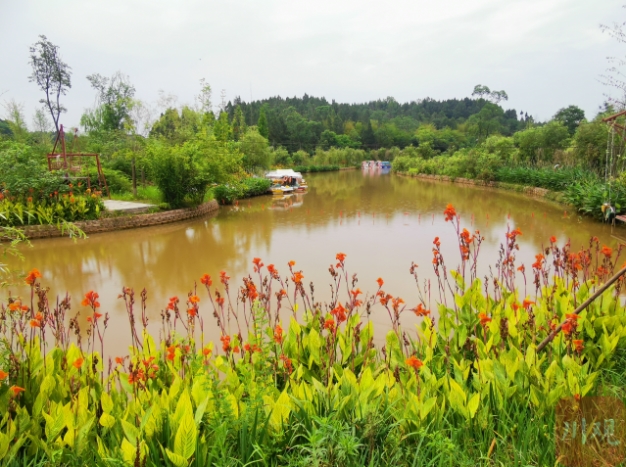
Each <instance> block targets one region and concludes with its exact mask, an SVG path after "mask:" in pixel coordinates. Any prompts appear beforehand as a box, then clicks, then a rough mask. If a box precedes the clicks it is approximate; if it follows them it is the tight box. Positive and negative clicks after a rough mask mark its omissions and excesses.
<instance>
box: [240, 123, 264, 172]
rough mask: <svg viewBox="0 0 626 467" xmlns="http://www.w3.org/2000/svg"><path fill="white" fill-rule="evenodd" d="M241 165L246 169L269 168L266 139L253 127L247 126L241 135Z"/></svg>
mask: <svg viewBox="0 0 626 467" xmlns="http://www.w3.org/2000/svg"><path fill="white" fill-rule="evenodd" d="M241 152H242V153H243V165H244V167H245V168H246V169H247V170H250V171H251V170H254V169H256V168H262V169H269V167H270V160H271V154H270V151H269V146H268V144H267V140H266V139H265V138H264V137H263V136H262V135H261V134H260V133H259V132H258V130H256V129H254V128H249V129H248V130H247V131H246V133H245V135H242V137H241Z"/></svg>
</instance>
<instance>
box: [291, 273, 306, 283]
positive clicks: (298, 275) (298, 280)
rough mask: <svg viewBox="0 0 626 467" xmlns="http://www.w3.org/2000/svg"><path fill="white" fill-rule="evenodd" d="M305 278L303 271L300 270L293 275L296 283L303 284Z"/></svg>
mask: <svg viewBox="0 0 626 467" xmlns="http://www.w3.org/2000/svg"><path fill="white" fill-rule="evenodd" d="M303 278H304V274H302V271H298V272H295V273H294V274H293V277H292V278H291V280H293V282H294V283H296V284H301V283H302V279H303Z"/></svg>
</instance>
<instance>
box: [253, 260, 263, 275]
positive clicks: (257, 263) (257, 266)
mask: <svg viewBox="0 0 626 467" xmlns="http://www.w3.org/2000/svg"><path fill="white" fill-rule="evenodd" d="M252 263H253V264H254V272H259V271H260V270H261V268H262V267H263V266H264V264H263V262H262V261H261V258H254V259H253V260H252Z"/></svg>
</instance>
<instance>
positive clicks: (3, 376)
mask: <svg viewBox="0 0 626 467" xmlns="http://www.w3.org/2000/svg"><path fill="white" fill-rule="evenodd" d="M7 376H9V374H8V373H7V372H6V371H2V370H0V381H3V380H5V379H6V377H7Z"/></svg>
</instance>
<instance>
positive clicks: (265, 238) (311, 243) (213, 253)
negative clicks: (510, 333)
mask: <svg viewBox="0 0 626 467" xmlns="http://www.w3.org/2000/svg"><path fill="white" fill-rule="evenodd" d="M306 178H307V181H308V182H309V190H308V192H307V193H304V194H297V195H292V196H289V197H287V198H282V199H276V198H275V197H272V196H262V197H258V198H254V199H250V200H243V201H240V202H239V203H238V205H237V206H230V207H222V208H221V209H220V210H219V212H216V213H213V214H212V215H209V216H207V217H204V218H200V219H196V220H192V221H185V222H181V223H175V224H169V225H163V226H156V227H149V228H142V229H137V230H124V231H119V232H111V233H104V234H94V235H91V236H90V238H88V239H86V240H79V241H77V242H74V241H72V240H70V239H67V238H57V239H42V240H34V241H33V242H32V246H31V247H29V248H27V247H23V248H21V250H22V253H23V255H24V261H23V262H22V261H16V260H11V261H10V264H9V265H10V267H11V269H13V270H14V271H19V270H21V271H28V270H29V269H31V268H34V267H36V268H38V269H39V270H40V271H41V272H42V275H43V277H42V279H41V282H42V284H44V285H45V286H49V287H50V288H51V291H50V298H51V301H53V299H54V297H55V296H56V294H59V295H64V294H65V292H66V291H67V292H69V294H70V295H71V296H72V297H73V307H72V311H71V313H70V314H71V315H73V314H74V313H75V312H76V311H80V310H82V313H81V316H80V318H79V321H80V322H81V323H83V325H84V324H86V323H85V319H86V317H87V316H89V314H90V313H88V312H87V311H88V310H87V309H86V308H85V307H82V306H80V300H81V299H82V296H83V294H84V293H85V292H87V291H89V290H94V291H96V292H98V293H99V294H100V302H101V304H102V307H101V311H102V312H109V313H110V317H111V319H110V322H109V329H108V330H107V337H106V342H107V346H113V348H109V350H108V352H110V354H120V353H124V349H125V347H126V346H127V345H128V343H129V342H130V333H129V331H128V319H127V317H126V313H125V309H124V304H123V302H122V300H120V299H118V298H117V297H118V295H119V294H120V293H121V291H122V287H124V286H126V287H131V288H133V289H134V290H135V292H136V299H137V301H139V293H140V291H141V290H142V289H143V288H145V289H146V290H147V292H148V302H147V303H148V317H149V319H150V323H151V329H153V330H156V329H158V328H157V327H156V326H158V324H159V322H160V313H161V310H163V309H164V308H165V306H166V305H167V302H168V298H169V297H170V296H173V295H177V296H179V297H181V298H183V299H184V297H186V296H187V293H188V292H189V291H191V290H192V289H193V287H194V282H196V281H197V282H198V286H199V287H201V286H200V283H199V278H200V276H201V275H202V274H204V273H208V274H210V275H211V276H213V278H214V283H216V284H217V285H219V281H218V280H217V279H218V277H219V272H220V271H222V270H225V271H227V273H228V274H229V275H230V276H231V283H232V284H233V285H232V287H233V289H236V288H238V287H239V286H240V285H241V284H242V281H241V279H242V277H244V276H246V275H248V274H252V260H253V258H255V257H259V258H261V259H262V260H263V262H264V263H265V264H266V265H268V264H270V263H272V264H274V265H275V266H276V268H277V269H278V271H279V272H280V273H282V274H285V273H287V272H288V268H287V263H288V262H289V261H290V260H293V261H295V262H296V266H295V267H294V269H295V270H302V271H303V274H304V281H303V282H304V283H305V284H307V289H308V284H309V282H310V281H313V282H314V284H315V299H316V301H326V300H328V299H329V298H330V292H329V287H328V284H329V283H330V282H331V277H330V275H329V272H328V268H329V265H331V264H335V263H336V260H335V255H336V254H337V253H338V252H342V253H345V254H346V255H347V257H346V265H347V269H348V271H349V273H350V275H352V274H353V273H357V274H358V276H357V277H358V287H359V288H360V289H361V290H363V291H364V292H369V293H373V292H375V290H376V288H377V284H376V279H377V278H378V277H382V278H383V279H384V281H385V286H384V289H385V291H386V292H388V293H390V294H392V295H394V296H401V297H402V298H403V299H404V301H405V302H406V303H407V304H408V305H409V306H410V307H413V306H415V305H416V304H417V303H418V295H417V289H416V285H415V280H414V278H413V276H411V275H410V274H409V268H410V266H411V262H412V261H414V262H415V263H417V264H418V265H419V268H418V273H419V276H420V281H422V280H423V279H431V280H433V279H434V274H433V268H432V257H433V254H432V246H433V245H432V243H433V239H434V237H436V236H438V237H439V238H440V241H441V248H442V252H443V255H444V258H445V259H446V263H447V264H448V266H449V267H450V266H451V267H456V266H457V265H458V263H459V259H460V258H459V251H458V244H457V241H456V238H455V232H454V229H453V227H452V226H451V225H450V223H449V222H445V221H444V216H443V211H444V209H445V207H446V205H447V204H448V203H451V204H453V205H454V207H455V208H456V210H457V212H458V213H459V214H460V216H461V225H462V226H463V227H467V228H468V230H470V231H472V232H473V231H474V230H477V229H478V230H480V232H481V235H483V236H484V237H485V240H484V242H483V244H482V246H481V253H480V262H479V276H480V277H483V276H484V275H485V274H486V273H488V271H489V269H488V266H489V265H494V264H495V262H496V261H497V258H498V249H499V245H500V244H501V243H502V242H503V241H504V240H505V233H506V231H507V225H508V226H509V227H510V228H511V229H514V228H519V229H520V230H521V231H522V235H521V236H520V237H518V241H519V244H520V250H519V252H518V253H517V258H518V262H519V263H520V264H521V263H525V265H526V267H527V269H528V270H530V264H531V263H532V262H533V261H534V259H535V258H534V255H535V254H537V253H538V252H540V251H541V250H542V249H543V248H544V247H546V246H547V245H548V244H549V238H550V236H553V235H554V236H556V237H557V239H558V242H559V244H562V243H563V242H565V241H566V240H568V239H569V240H570V241H571V243H572V248H573V249H579V248H581V247H583V246H588V244H589V239H590V237H591V236H597V237H598V238H599V239H600V242H601V244H605V245H608V246H611V247H616V246H617V241H616V240H615V238H613V237H612V230H611V227H610V226H608V225H603V224H600V223H597V222H594V221H592V220H591V219H588V218H580V217H579V216H578V215H576V214H575V213H573V212H566V211H565V209H564V208H563V206H561V205H558V204H555V203H552V202H548V201H545V200H539V199H532V198H528V197H526V196H523V195H521V194H517V193H513V192H506V191H501V190H492V189H484V188H478V187H473V186H465V185H459V184H453V183H443V182H435V181H430V180H421V179H414V178H406V177H400V176H396V175H391V174H384V175H383V174H379V173H369V172H367V173H363V172H361V171H360V170H356V171H341V172H334V173H324V174H311V175H309V176H308V177H306ZM620 230H621V231H622V232H623V229H618V232H619V231H620ZM621 235H622V236H624V237H626V234H621ZM7 292H9V293H12V294H13V295H14V296H15V295H19V294H26V293H27V290H26V289H25V288H23V287H17V288H16V287H9V288H8V289H5V291H3V293H4V294H5V295H6V293H7ZM199 292H200V293H198V295H199V296H200V298H201V303H200V310H201V311H200V312H201V313H202V314H203V316H204V319H205V322H206V323H207V325H206V328H207V330H206V334H207V337H208V338H210V339H212V340H217V339H218V338H219V331H218V330H217V326H215V323H214V319H213V317H212V316H211V312H210V311H209V307H208V306H207V305H208V304H207V300H206V294H205V293H202V292H203V291H202V290H199ZM529 292H530V291H529ZM4 298H6V297H4ZM429 306H430V307H431V308H435V297H434V296H433V299H432V301H431V303H430V304H429ZM183 308H184V306H183ZM371 319H372V320H373V321H374V323H375V325H376V326H377V328H380V331H379V337H380V336H381V335H382V332H381V331H383V330H384V329H386V328H388V326H389V323H388V318H387V314H386V312H385V311H384V309H383V308H382V307H381V306H380V305H377V306H376V307H374V309H373V312H372V315H371ZM404 320H405V322H406V324H408V325H410V324H412V323H414V322H417V318H415V317H414V316H412V314H411V313H408V312H407V313H406V317H405V318H404ZM285 324H287V323H285ZM83 327H84V326H83Z"/></svg>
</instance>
